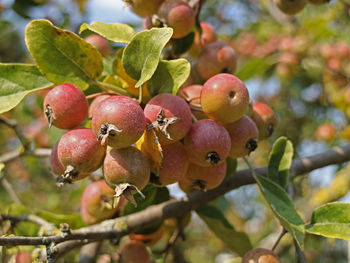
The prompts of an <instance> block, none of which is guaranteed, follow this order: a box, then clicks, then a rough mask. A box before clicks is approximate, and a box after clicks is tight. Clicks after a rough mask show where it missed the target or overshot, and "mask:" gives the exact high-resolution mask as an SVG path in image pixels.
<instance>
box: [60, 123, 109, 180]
mask: <svg viewBox="0 0 350 263" xmlns="http://www.w3.org/2000/svg"><path fill="white" fill-rule="evenodd" d="M105 155H106V149H105V148H104V147H102V146H101V144H100V143H99V142H98V141H97V140H96V136H95V134H94V133H93V132H92V131H91V130H90V129H87V128H83V127H80V128H76V129H73V130H70V131H68V132H67V133H65V134H64V135H63V136H62V137H61V139H60V140H59V143H58V146H57V156H58V159H59V160H60V161H61V163H62V164H63V166H64V167H65V171H64V173H63V175H62V178H61V179H62V180H63V182H71V181H72V179H74V178H76V177H77V176H78V175H79V174H87V173H92V172H94V171H95V170H97V169H98V168H100V166H101V165H102V163H103V159H104V157H105Z"/></svg>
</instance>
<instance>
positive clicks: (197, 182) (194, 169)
mask: <svg viewBox="0 0 350 263" xmlns="http://www.w3.org/2000/svg"><path fill="white" fill-rule="evenodd" d="M226 168H227V165H226V161H224V162H222V163H219V164H217V165H214V166H210V167H202V166H198V165H196V164H194V163H190V166H189V167H188V170H187V173H186V175H185V177H184V178H183V179H181V180H180V182H179V186H180V188H181V189H183V191H184V192H186V193H190V192H192V191H194V190H210V189H214V188H216V187H218V186H219V185H220V184H221V183H222V181H223V180H224V179H225V175H226Z"/></svg>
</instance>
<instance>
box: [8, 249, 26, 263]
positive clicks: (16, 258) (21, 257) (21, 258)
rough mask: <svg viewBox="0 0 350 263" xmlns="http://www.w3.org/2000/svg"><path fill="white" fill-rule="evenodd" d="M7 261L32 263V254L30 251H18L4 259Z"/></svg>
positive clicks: (10, 262)
mask: <svg viewBox="0 0 350 263" xmlns="http://www.w3.org/2000/svg"><path fill="white" fill-rule="evenodd" d="M5 262H7V263H32V262H33V259H32V254H31V253H30V252H26V251H23V252H18V253H16V254H15V255H13V256H11V257H10V258H9V259H5Z"/></svg>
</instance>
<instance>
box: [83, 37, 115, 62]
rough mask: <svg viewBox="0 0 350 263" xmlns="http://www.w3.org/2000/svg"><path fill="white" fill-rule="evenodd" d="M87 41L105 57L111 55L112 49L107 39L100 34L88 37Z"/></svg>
mask: <svg viewBox="0 0 350 263" xmlns="http://www.w3.org/2000/svg"><path fill="white" fill-rule="evenodd" d="M85 41H86V42H88V43H90V44H91V45H93V46H94V47H95V48H96V49H97V50H98V51H99V52H100V53H101V55H102V56H104V57H107V56H108V55H109V54H111V53H112V49H111V47H110V45H109V43H108V41H107V39H105V38H104V37H102V36H100V35H98V34H91V35H88V36H87V37H86V38H85Z"/></svg>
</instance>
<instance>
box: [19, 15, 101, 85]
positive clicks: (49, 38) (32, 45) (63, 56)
mask: <svg viewBox="0 0 350 263" xmlns="http://www.w3.org/2000/svg"><path fill="white" fill-rule="evenodd" d="M25 41H26V44H27V47H28V49H29V52H30V54H31V55H32V56H33V58H34V60H35V62H36V64H37V66H38V68H39V70H40V72H41V73H42V74H43V75H44V76H45V77H46V78H47V79H48V80H49V81H51V82H52V83H54V84H62V83H67V82H69V83H72V84H75V85H77V86H78V87H79V88H81V89H87V88H88V86H89V84H92V83H94V80H96V78H97V77H99V76H100V75H101V73H102V71H103V63H102V56H101V54H100V53H99V52H98V51H97V49H96V48H94V47H93V46H92V45H90V44H89V43H87V42H85V41H84V40H83V39H81V38H80V37H79V36H77V35H75V34H73V33H72V32H70V31H68V30H63V29H60V28H57V27H55V26H54V25H53V24H52V23H51V22H49V21H48V20H33V21H31V22H30V23H29V24H28V25H27V27H26V31H25Z"/></svg>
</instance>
